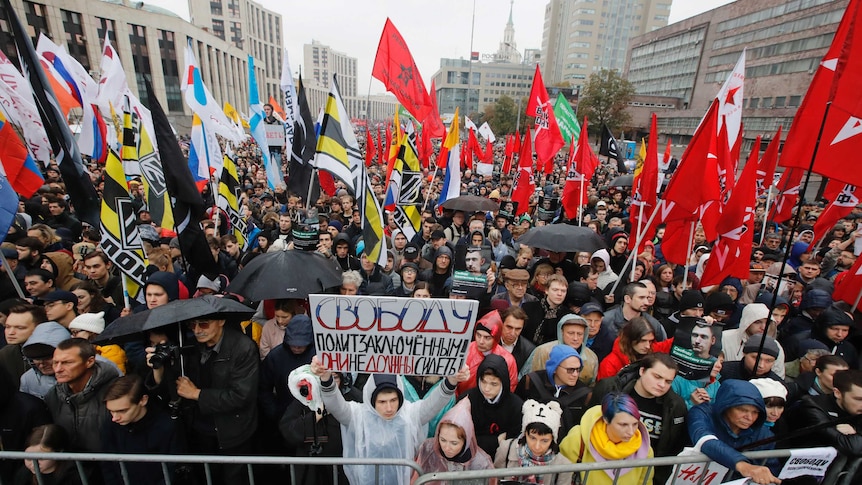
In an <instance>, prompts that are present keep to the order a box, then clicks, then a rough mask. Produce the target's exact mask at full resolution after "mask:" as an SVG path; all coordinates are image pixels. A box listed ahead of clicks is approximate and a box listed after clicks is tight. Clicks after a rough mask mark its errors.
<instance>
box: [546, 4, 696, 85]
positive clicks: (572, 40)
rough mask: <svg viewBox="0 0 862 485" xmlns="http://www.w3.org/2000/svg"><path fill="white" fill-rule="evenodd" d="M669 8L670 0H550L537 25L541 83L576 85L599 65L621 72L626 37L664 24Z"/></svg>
mask: <svg viewBox="0 0 862 485" xmlns="http://www.w3.org/2000/svg"><path fill="white" fill-rule="evenodd" d="M686 1H693V0H686ZM670 6H671V0H550V1H549V2H548V4H547V5H546V6H545V23H544V27H543V29H542V63H541V65H542V76H543V78H544V80H545V84H548V85H552V84H560V83H569V84H571V86H572V87H574V88H581V87H583V85H584V84H585V83H586V80H587V79H589V77H590V74H592V73H594V72H597V71H599V70H600V69H616V70H620V71H621V70H622V69H623V67H624V66H625V62H626V51H627V49H628V46H629V41H630V40H631V39H632V38H633V37H635V36H638V35H641V34H644V33H647V32H651V31H653V30H655V29H658V28H661V27H664V26H666V25H667V22H668V17H669V16H670Z"/></svg>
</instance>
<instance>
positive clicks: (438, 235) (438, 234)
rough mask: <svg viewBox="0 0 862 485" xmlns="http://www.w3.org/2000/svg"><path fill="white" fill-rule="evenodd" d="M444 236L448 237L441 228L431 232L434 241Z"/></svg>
mask: <svg viewBox="0 0 862 485" xmlns="http://www.w3.org/2000/svg"><path fill="white" fill-rule="evenodd" d="M444 237H446V234H445V233H444V232H443V231H441V230H439V229H438V230H436V231H434V232H432V233H431V240H432V241H435V240H437V239H441V238H444Z"/></svg>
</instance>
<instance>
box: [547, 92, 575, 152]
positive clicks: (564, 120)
mask: <svg viewBox="0 0 862 485" xmlns="http://www.w3.org/2000/svg"><path fill="white" fill-rule="evenodd" d="M554 116H555V117H556V118H557V124H558V125H560V132H561V133H562V134H563V140H565V142H566V144H567V145H568V144H569V143H571V142H572V137H574V139H575V141H576V142H577V141H578V137H579V136H580V135H581V124H580V123H578V117H577V116H575V112H574V111H573V110H572V105H570V104H569V100H568V99H566V97H565V96H563V93H560V94H559V96H557V101H556V102H555V103H554Z"/></svg>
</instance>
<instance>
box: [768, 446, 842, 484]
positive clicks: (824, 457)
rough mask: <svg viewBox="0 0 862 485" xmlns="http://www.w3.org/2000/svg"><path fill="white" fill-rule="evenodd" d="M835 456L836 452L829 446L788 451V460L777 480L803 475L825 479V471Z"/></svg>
mask: <svg viewBox="0 0 862 485" xmlns="http://www.w3.org/2000/svg"><path fill="white" fill-rule="evenodd" d="M837 455H838V451H837V450H836V449H835V448H833V447H831V446H824V447H820V448H803V449H800V450H790V459H789V460H787V463H785V464H784V468H782V469H781V473H779V474H778V478H780V479H782V480H784V479H785V478H796V477H801V476H804V475H808V476H812V477H825V476H826V470H827V469H828V468H829V465H831V464H832V460H834V459H835V457H836V456H837Z"/></svg>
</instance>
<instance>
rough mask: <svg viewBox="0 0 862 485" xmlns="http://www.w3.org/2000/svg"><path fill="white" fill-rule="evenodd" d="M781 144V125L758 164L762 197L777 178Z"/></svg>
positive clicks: (760, 194)
mask: <svg viewBox="0 0 862 485" xmlns="http://www.w3.org/2000/svg"><path fill="white" fill-rule="evenodd" d="M780 144H781V126H779V127H778V132H777V133H776V134H775V138H773V139H772V141H770V142H769V146H768V147H766V151H765V152H763V158H761V159H760V162H759V163H758V164H757V196H758V197H760V196H762V195H764V194H765V193H766V191H767V190H768V189H769V187H770V186H771V185H772V182H773V178H775V165H777V164H778V145H780Z"/></svg>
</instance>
